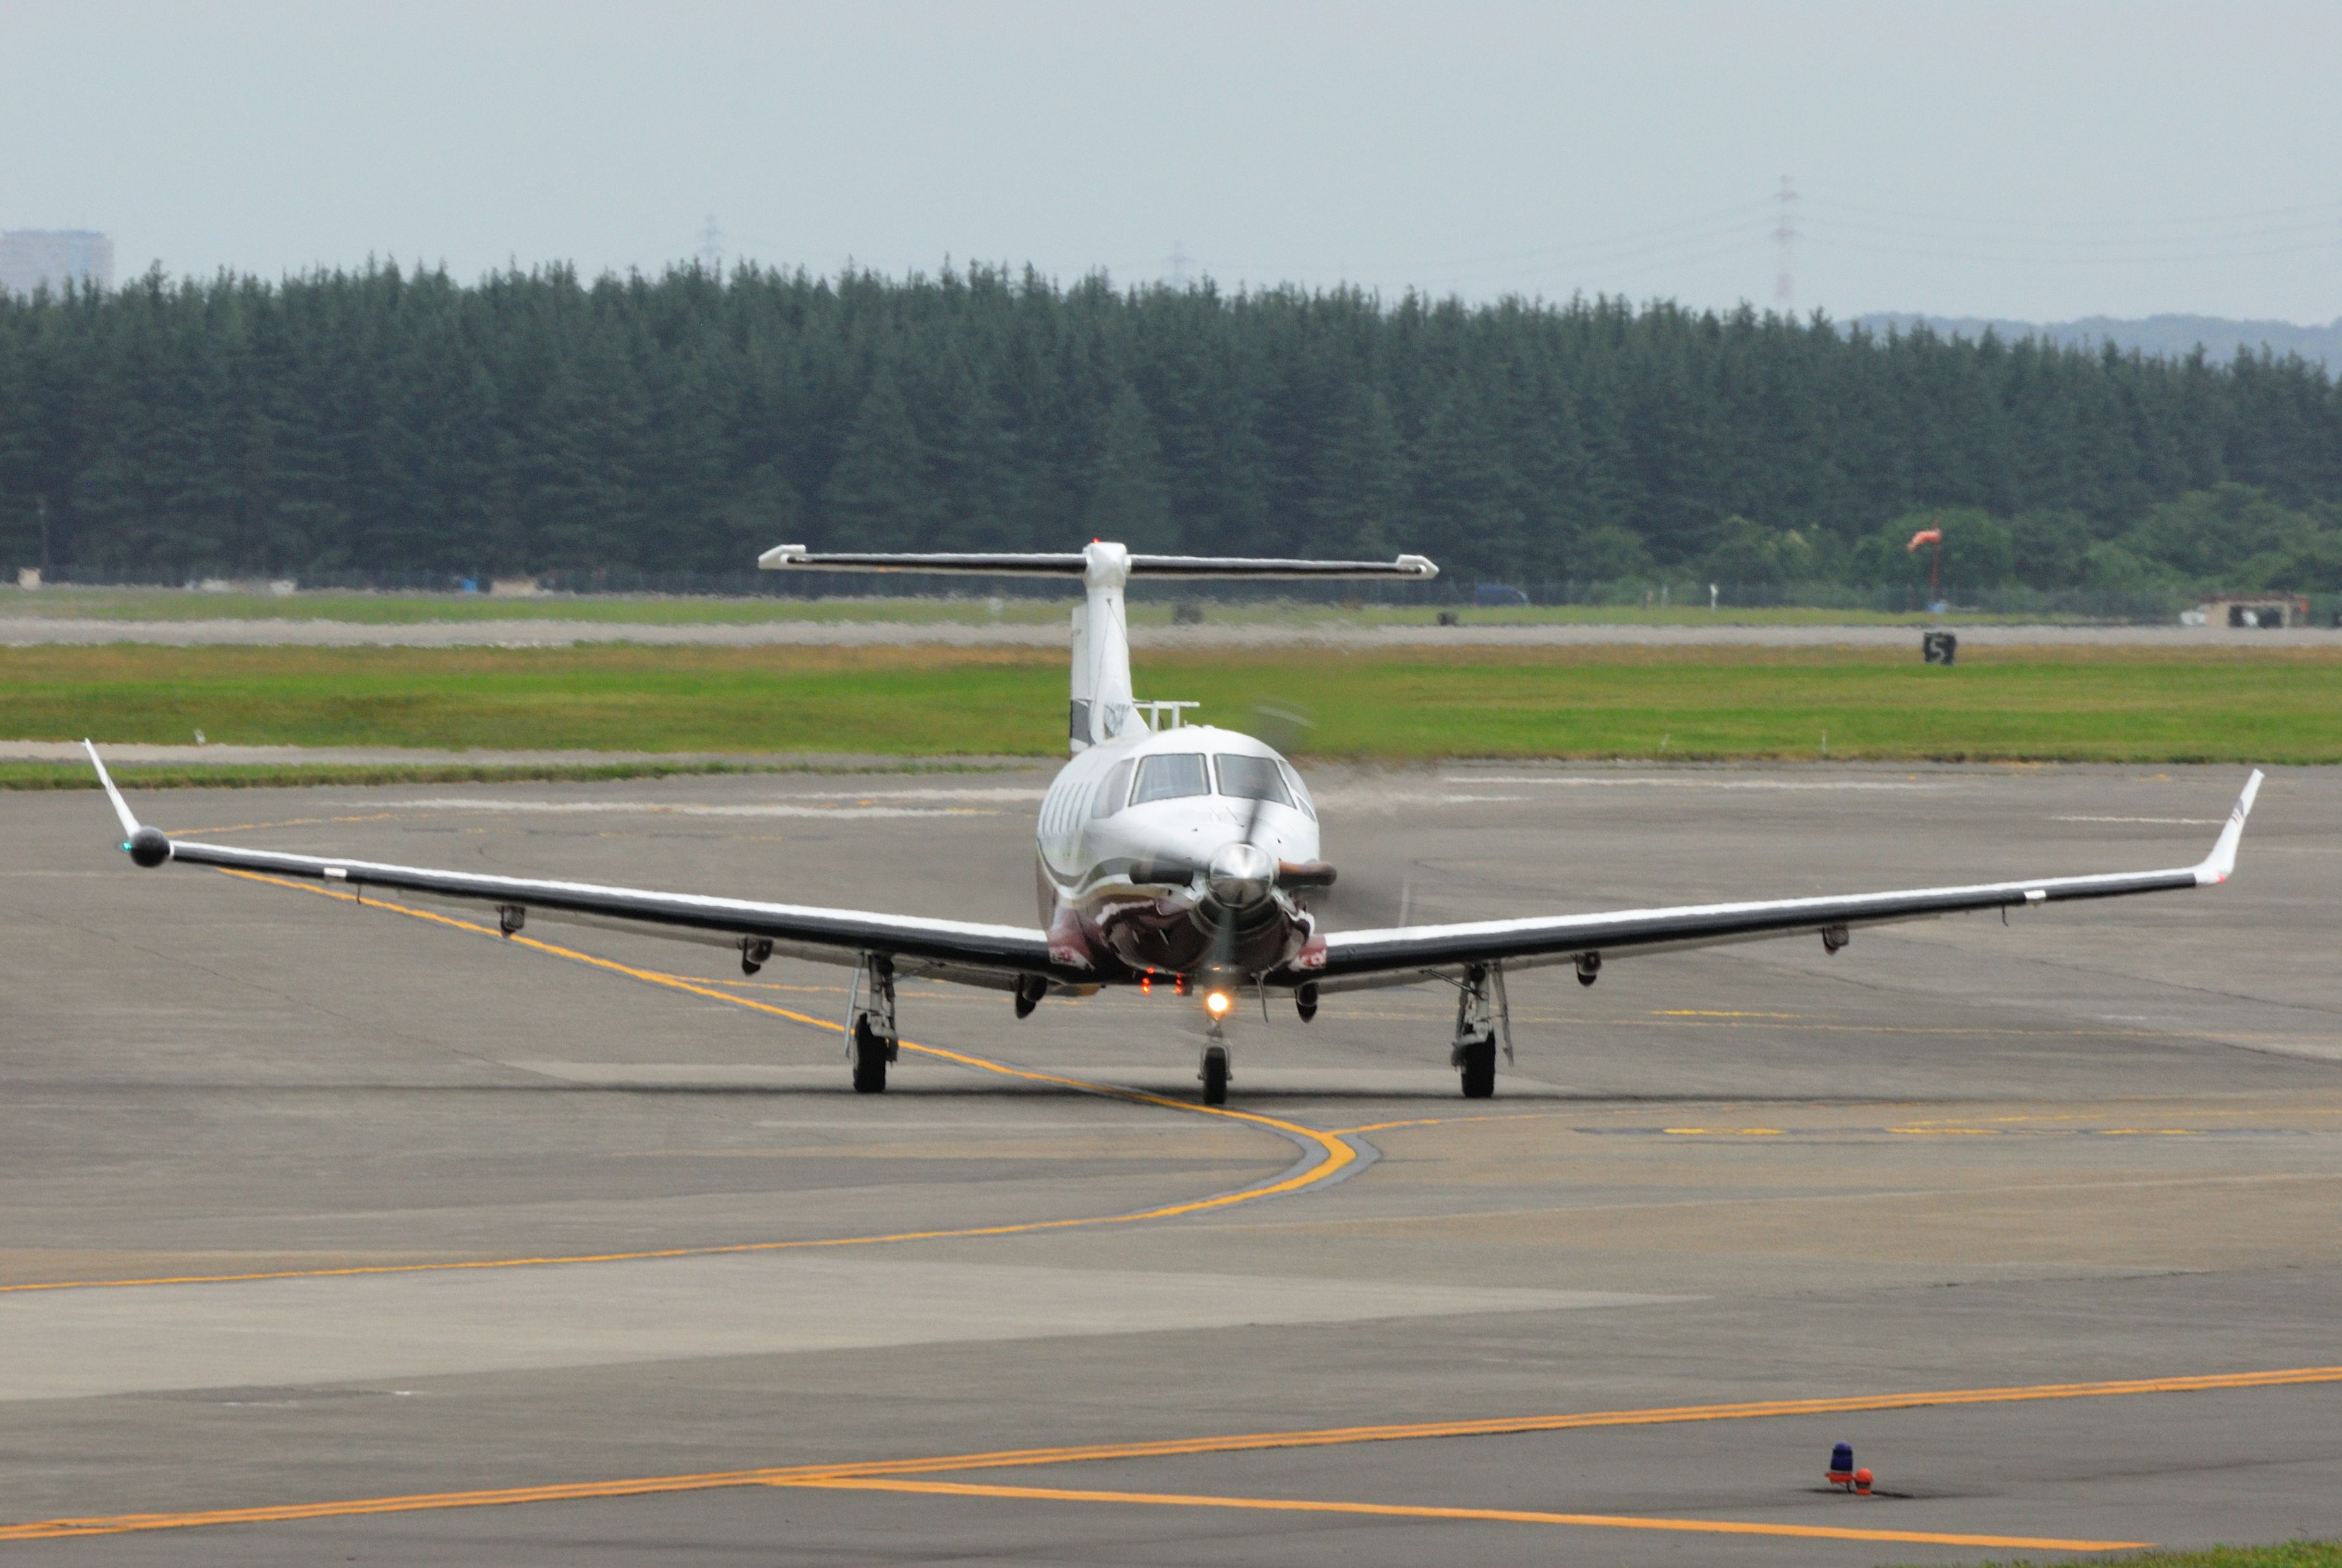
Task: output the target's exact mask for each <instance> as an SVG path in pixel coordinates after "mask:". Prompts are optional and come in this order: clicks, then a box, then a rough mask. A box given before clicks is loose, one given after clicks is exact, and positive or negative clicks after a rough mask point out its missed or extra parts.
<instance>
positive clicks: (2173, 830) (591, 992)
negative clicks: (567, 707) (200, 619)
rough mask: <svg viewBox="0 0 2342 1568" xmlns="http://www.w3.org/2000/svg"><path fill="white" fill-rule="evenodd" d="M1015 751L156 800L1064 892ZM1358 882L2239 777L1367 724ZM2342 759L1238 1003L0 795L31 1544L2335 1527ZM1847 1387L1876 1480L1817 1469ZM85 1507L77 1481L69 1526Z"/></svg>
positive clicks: (275, 1558)
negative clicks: (2015, 888) (426, 873)
mask: <svg viewBox="0 0 2342 1568" xmlns="http://www.w3.org/2000/svg"><path fill="white" fill-rule="evenodd" d="M1046 776H1047V775H1046V770H1030V771H1026V772H1021V773H1007V774H990V775H985V776H983V777H980V778H970V779H953V778H946V777H940V776H938V777H907V778H906V777H905V776H903V775H899V774H896V775H891V776H878V775H874V776H871V777H868V778H866V779H863V778H839V777H836V776H824V775H757V776H751V777H692V778H669V779H663V780H656V781H646V780H634V781H626V782H620V783H609V784H493V785H480V786H466V787H452V786H447V785H422V786H410V787H401V788H396V789H376V790H358V789H315V790H298V791H258V790H250V791H218V792H206V791H191V790H188V791H170V792H155V793H153V794H145V795H144V796H134V797H133V804H135V805H137V806H139V807H141V808H142V810H143V813H144V814H145V816H146V817H147V818H148V819H149V820H152V821H154V822H155V824H157V825H161V826H164V827H165V828H168V829H172V830H176V831H187V832H191V833H195V832H200V833H201V834H203V835H205V836H211V837H217V838H227V839H233V840H234V841H235V842H237V843H244V844H255V845H269V846H275V847H283V848H288V849H290V848H302V849H323V848H334V849H339V850H343V851H346V852H347V853H350V854H354V855H364V856H366V857H368V858H375V859H385V860H400V861H406V862H410V863H416V864H439V865H453V866H464V867H475V868H481V869H492V870H497V871H510V872H514V873H516V874H557V875H564V876H568V877H573V878H576V879H580V880H594V881H604V882H616V883H626V884H640V885H649V886H656V887H666V888H674V889H684V890H693V891H703V892H710V893H736V894H749V895H761V896H771V897H783V898H789V899H793V900H797V901H802V902H808V903H834V904H856V905H863V906H867V907H875V908H880V909H889V910H902V911H910V912H928V913H940V914H951V915H956V916H960V917H965V918H974V919H992V920H1005V921H1015V922H1019V923H1024V922H1029V921H1030V920H1031V918H1032V908H1031V893H1030V888H1031V871H1030V866H1029V860H1028V856H1029V854H1030V848H1029V844H1030V839H1029V830H1030V814H1031V812H1032V810H1033V808H1034V806H1035V804H1036V803H1037V800H1038V797H1039V793H1040V790H1041V788H1042V786H1043V784H1045V783H1046ZM1315 782H1316V783H1317V784H1318V785H1319V786H1320V796H1321V803H1322V804H1323V805H1324V807H1325V811H1326V849H1327V853H1328V856H1329V858H1331V859H1332V860H1334V861H1335V862H1336V864H1338V865H1339V866H1341V867H1342V870H1343V874H1344V876H1345V879H1346V885H1345V886H1344V888H1343V889H1342V890H1341V892H1342V894H1343V895H1344V902H1343V903H1342V904H1340V905H1339V906H1338V907H1337V909H1336V911H1333V912H1329V917H1331V918H1335V919H1337V920H1340V921H1345V922H1347V923H1349V924H1378V923H1380V922H1381V921H1382V920H1385V919H1387V918H1389V917H1390V915H1391V914H1392V913H1393V912H1394V909H1395V906H1396V905H1399V904H1404V905H1405V907H1406V911H1407V913H1408V915H1409V917H1410V918H1413V919H1416V920H1438V919H1448V918H1463V917H1467V916H1474V915H1501V914H1516V913H1528V912H1532V911H1539V910H1551V909H1560V908H1603V907H1624V906H1628V905H1633V904H1652V903H1673V902H1680V901H1689V900H1696V899H1710V898H1722V897H1729V896H1736V895H1748V896H1765V895H1776V894H1800V893H1818V892H1824V891H1831V890H1856V889H1868V888H1887V887H1897V886H1907V885H1912V884H1922V883H1934V882H1956V881H1966V880H1974V879H1982V878H1985V877H1990V876H2000V875H2016V874H2025V873H2027V872H2031V871H2036V870H2037V871H2040V872H2043V873H2065V872H2087V871H2099V870H2122V869H2143V868H2148V867H2154V866H2161V865H2167V864H2190V863H2192V862H2194V861H2195V860H2196V859H2197V858H2198V857H2199V856H2200V855H2201V854H2203V852H2204V850H2205V849H2206V848H2207V846H2208V844H2209V843H2210V841H2211V839H2212V837H2213V835H2214V834H2215V833H2216V831H2217V824H2218V822H2219V821H2220V819H2221V818H2223V817H2224V816H2225V814H2227V809H2228V806H2229V804H2230V802H2231V801H2232V800H2233V799H2234V797H2235V794H2236V792H2237V787H2238V786H2239V784H2241V783H2242V778H2241V770H2237V769H2230V768H2214V769H2195V768H2168V769H2147V768H2110V767H2109V768H2081V767H2068V768H2022V769H2018V768H2005V769H1988V768H1954V767H1937V768H1916V769H1908V768H1897V769H1887V768H1877V767H1871V768H1858V767H1798V768H1780V767H1746V768H1730V769H1724V768H1719V769H1693V768H1685V769H1652V768H1639V769H1628V768H1613V769H1588V768H1583V767H1565V766H1557V765H1556V766H1538V765H1521V764H1503V765H1495V764H1490V765H1475V766H1467V767H1449V768H1444V769H1438V770H1423V771H1416V772H1404V773H1391V774H1325V775H1320V776H1317V777H1316V780H1315ZM2338 820H2342V774H2337V772H2335V771H2334V770H2325V771H2317V770H2281V771H2279V772H2277V774H2274V775H2273V776H2272V777H2271V778H2270V780H2269V782H2268V784H2267V787H2266V788H2265V789H2264V791H2263V792H2262V794H2261V797H2260V803H2259V806H2258V809H2257V812H2256V814H2255V815H2254V818H2253V821H2252V824H2251V828H2250V831H2249V832H2248V833H2247V835H2246V837H2245V841H2244V849H2243V856H2242V864H2241V869H2240V871H2239V873H2238V874H2237V877H2236V878H2235V880H2234V881H2233V882H2231V883H2230V884H2227V886H2225V887H2222V888H2217V889H2207V890H2202V891H2198V892H2195V893H2189V894H2165V895H2155V896H2151V897H2147V898H2139V899H2132V900H2123V901H2119V902H2112V903H2107V904H2097V905H2065V906H2060V907H2057V908H2056V909H2052V910H2047V911H2044V912H2040V913H2037V914H2017V915H2015V916H2012V918H2011V920H2010V922H2009V924H2006V925H2004V924H2002V922H2001V921H2000V920H1998V919H1997V918H1992V917H1985V916H1977V917H1971V918H1964V919H1952V920H1947V921H1943V922H1937V923H1927V924H1912V925H1906V926H1900V927H1893V928H1887V929H1882V930H1876V931H1864V932H1858V933H1857V934H1856V940H1855V942H1854V943H1853V944H1852V946H1851V947H1850V948H1849V949H1848V950H1847V951H1846V952H1844V953H1841V954H1837V955H1836V956H1835V957H1831V956H1827V955H1825V954H1824V953H1823V952H1822V950H1821V946H1820V944H1818V943H1812V942H1807V941H1797V942H1782V943H1768V944H1750V945H1746V946H1740V947H1732V948H1726V949H1720V950H1716V951H1712V952H1708V953H1704V954H1679V955H1673V956H1666V957H1655V958H1646V959H1640V960H1636V961H1634V962H1632V963H1628V962H1620V963H1617V964H1613V965H1611V966H1610V967H1609V968H1608V969H1606V971H1605V972H1604V974H1603V976H1602V980H1601V983H1600V984H1599V985H1597V986H1596V987H1595V988H1593V989H1591V990H1586V989H1581V988H1580V987H1579V986H1578V985H1577V984H1575V983H1574V977H1573V976H1572V975H1571V974H1569V973H1568V972H1567V971H1566V970H1540V971H1534V972H1525V973H1522V974H1517V975H1516V976H1515V977H1514V978H1513V980H1512V982H1511V987H1510V988H1511V994H1512V1002H1513V1008H1514V1032H1515V1035H1516V1042H1517V1044H1518V1048H1519V1060H1518V1063H1517V1064H1516V1065H1515V1066H1513V1067H1511V1068H1510V1069H1508V1070H1507V1071H1506V1072H1505V1073H1504V1074H1503V1075H1502V1076H1501V1078H1500V1080H1499V1089H1498V1098H1497V1099H1496V1100H1495V1101H1493V1102H1487V1103H1479V1102H1474V1103H1470V1104H1467V1103H1466V1102H1464V1101H1463V1100H1461V1099H1460V1098H1458V1097H1457V1095H1456V1085H1455V1079H1454V1076H1453V1074H1451V1073H1450V1072H1449V1071H1448V1070H1447V1068H1446V1038H1447V1034H1448V1032H1449V1022H1450V1015H1451V1014H1452V1011H1453V1001H1452V998H1450V997H1445V996H1443V995H1442V994H1439V993H1438V992H1436V991H1435V990H1433V989H1430V988H1417V989H1403V990H1396V991H1388V992H1381V993H1369V994H1362V995H1350V996H1343V997H1336V998H1329V999H1328V1000H1327V1001H1326V1004H1325V1006H1324V1009H1323V1011H1322V1012H1321V1013H1320V1014H1319V1016H1318V1018H1317V1019H1316V1022H1315V1023H1314V1024H1309V1025H1307V1026H1306V1027H1305V1026H1304V1025H1302V1024H1300V1023H1299V1022H1298V1021H1297V1020H1296V1018H1295V1017H1294V1016H1293V1014H1292V1013H1291V1011H1290V1009H1289V1008H1279V1009H1276V1011H1275V1012H1274V1013H1273V1014H1272V1015H1271V1016H1270V1018H1269V1019H1268V1020H1267V1021H1266V1022H1263V1021H1262V1019H1261V1016H1260V1014H1258V1013H1257V1012H1255V1013H1253V1014H1250V1015H1249V1017H1247V1018H1243V1019H1240V1021H1239V1024H1238V1025H1237V1027H1236V1030H1235V1033H1234V1044H1235V1055H1236V1081H1235V1084H1234V1087H1233V1090H1232V1094H1231V1099H1230V1103H1229V1104H1228V1106H1227V1108H1226V1113H1225V1114H1223V1113H1218V1112H1208V1111H1206V1110H1204V1109H1202V1108H1201V1107H1199V1106H1198V1105H1197V1104H1196V1103H1195V1086H1194V1082H1193V1080H1194V1074H1195V1061H1196V1051H1197V1048H1198V1036H1199V1033H1200V1018H1199V1016H1198V1015H1197V1014H1196V1013H1195V1012H1194V1011H1192V1009H1193V1004H1192V1002H1188V1001H1183V1000H1181V999H1179V998H1176V997H1174V996H1171V995H1168V994H1156V995H1154V996H1152V997H1138V996H1112V997H1102V998H1097V999H1093V1000H1088V1001H1081V1002H1060V1001H1051V1002H1048V1003H1045V1004H1043V1005H1042V1007H1041V1008H1040V1009H1039V1011H1038V1012H1037V1013H1036V1015H1035V1016H1034V1017H1033V1018H1031V1019H1029V1020H1027V1021H1026V1022H1024V1023H1021V1024H1020V1023H1018V1022H1016V1020H1015V1019H1014V1018H1013V1016H1012V1015H1011V1010H1010V1008H1009V1005H1008V1001H1007V999H1006V997H1005V996H1002V995H997V994H991V993H985V992H976V991H960V990H953V989H950V988H946V987H942V986H934V985H912V986H906V989H905V994H903V996H902V999H901V1006H902V1018H903V1026H904V1031H905V1034H906V1040H907V1041H908V1042H910V1043H911V1044H906V1048H905V1051H904V1059H903V1061H902V1062H901V1064H899V1065H898V1066H897V1067H896V1072H895V1075H894V1082H893V1084H892V1085H891V1086H890V1088H889V1090H888V1092H887V1093H886V1094H885V1095H883V1096H856V1095H855V1094H852V1093H850V1091H849V1087H848V1083H847V1074H846V1066H845V1064H844V1062H843V1061H842V1059H841V1057H840V1054H839V1052H840V1044H839V1040H838V1036H837V1033H836V1021H837V1020H838V1019H839V1018H840V1017H841V1015H842V1014H844V1012H845V1009H846V982H847V978H848V972H846V971H841V970H834V969H824V968H819V967H814V966H803V965H794V964H780V963H776V964H771V965H769V966H767V967H766V969H765V970H764V971H763V972H762V973H761V974H758V975H756V977H754V978H753V979H749V978H746V977H744V976H743V975H742V974H740V971H739V968H738V966H737V964H736V963H733V962H732V961H731V959H730V956H729V955H728V954H726V953H725V952H722V951H719V950H715V949H710V948H706V947H702V946H696V945H692V944H669V943H661V942H657V941H653V940H648V939H641V938H635V937H629V936H621V935H617V934H611V933H607V932H600V931H593V930H582V929H579V928H575V927H565V926H560V925H555V924H540V923H539V922H537V921H534V920H532V921H531V922H530V924H529V925H528V926H527V928H526V929H525V931H524V933H523V934H521V935H520V936H519V937H517V938H515V939H512V940H509V941H506V940H504V939H501V938H499V937H498V936H496V935H495V933H494V930H493V924H494V923H493V921H490V922H489V923H488V927H487V928H486V929H483V928H482V927H481V926H480V924H478V922H477V919H476V917H475V916H466V915H462V914H456V915H454V916H452V917H450V916H445V915H438V914H435V913H434V912H430V911H424V910H422V909H421V908H420V906H395V905H394V906H386V907H385V906H376V905H375V904H373V903H372V902H369V903H368V904H366V905H365V906H363V907H361V906H358V905H356V904H353V903H352V902H350V901H349V900H348V899H346V898H338V899H337V898H335V897H333V896H330V895H327V894H323V893H321V892H320V891H318V890H315V889H310V888H304V887H294V886H289V885H279V884H270V883H268V882H266V881H265V880H255V879H252V878H240V877H235V876H230V875H225V874H218V873H215V872H210V871H205V870H200V869H195V868H190V867H172V866H166V867H165V868H162V869H161V870H158V871H154V872H142V871H138V870H136V869H135V868H134V867H132V866H131V865H130V864H128V862H127V860H126V857H125V856H123V855H122V854H120V853H119V852H118V850H117V848H116V847H115V846H116V844H117V843H118V836H119V835H118V834H116V833H115V827H114V824H113V823H112V822H111V821H110V820H109V819H108V817H107V814H106V813H105V807H104V804H103V803H102V802H101V801H100V800H99V799H98V798H97V797H95V796H94V795H89V794H79V793H74V794H0V842H5V844H7V846H8V854H7V857H6V861H5V867H4V868H0V884H5V887H6V889H7V895H6V896H5V898H0V941H5V948H0V953H5V962H0V1117H5V1121H0V1134H4V1135H0V1213H5V1230H0V1461H5V1462H0V1542H10V1543H14V1544H12V1545H10V1546H8V1547H7V1551H8V1552H9V1553H11V1554H12V1560H23V1561H26V1562H41V1563H59V1564H77V1563H107V1564H116V1563H129V1564H141V1563H160V1562H174V1563H175V1562H206V1563H208V1562H220V1563H264V1564H273V1563H317V1562H356V1563H389V1562H398V1563H410V1562H449V1563H455V1562H461V1563H475V1562H485V1561H494V1562H497V1563H563V1564H575V1563H584V1564H605V1563H608V1564H616V1563H652V1562H657V1563H672V1562H676V1561H694V1562H696V1561H707V1562H727V1563H728V1562H735V1561H738V1562H751V1561H753V1562H756V1563H896V1562H905V1561H919V1562H923V1563H959V1562H976V1561H984V1562H1015V1563H1323V1562H1326V1561H1331V1560H1336V1559H1338V1560H1340V1561H1343V1562H1345V1563H1361V1564H1376V1563H1392V1564H1398V1563H1410V1564H1411V1563H1425V1562H1438V1563H1511V1562H1517V1561H1521V1560H1524V1559H1526V1558H1530V1557H1533V1556H1534V1557H1536V1558H1540V1559H1556V1558H1557V1559H1562V1560H1567V1561H1578V1560H1583V1559H1598V1560H1601V1561H1604V1562H1616V1563H1636V1564H1640V1563H1783V1564H1788V1563H1797V1564H1810V1563H1825V1564H1827V1563H1844V1564H1870V1563H1963V1562H1966V1563H1973V1562H1977V1561H1981V1560H1985V1559H1995V1558H1997V1559H2007V1558H2009V1557H2012V1556H2022V1557H2028V1558H2032V1559H2036V1560H2041V1561H2061V1560H2066V1559H2067V1557H2068V1556H2069V1555H2070V1554H2071V1553H2076V1552H2078V1551H2080V1550H2082V1549H2084V1548H2085V1547H2087V1546H2092V1545H2096V1546H2104V1545H2106V1544H2107V1543H2137V1542H2158V1543H2167V1544H2188V1543H2209V1542H2213V1541H2267V1540H2276V1539H2282V1538H2285V1537H2287V1536H2290V1535H2295V1534H2311V1535H2336V1534H2342V1313H2337V1308H2336V1306H2335V1302H2336V1299H2337V1284H2342V978H2337V965H2336V957H2337V953H2342V940H2337V917H2336V914H2335V898H2334V893H2335V889H2336V886H2337V880H2342V835H2337V833H2336V824H2337V821H2338ZM1840 1440H1843V1441H1847V1442H1849V1443H1853V1445H1854V1447H1855V1451H1856V1458H1857V1463H1861V1464H1863V1465H1865V1466H1867V1467H1869V1468H1871V1469H1873V1470H1874V1471H1875V1472H1876V1474H1877V1483H1876V1484H1877V1492H1878V1495H1875V1496H1872V1497H1868V1498H1863V1497H1857V1496H1853V1495H1850V1494H1847V1493H1842V1492H1838V1491H1834V1490H1832V1489H1830V1488H1828V1487H1827V1485H1826V1484H1825V1483H1824V1481H1823V1477H1822V1471H1823V1470H1824V1468H1825V1462H1826V1460H1827V1456H1828V1453H1829V1448H1830V1444H1831V1443H1833V1442H1836V1441H1840ZM85 1535H87V1536H92V1537H94V1538H92V1539H87V1540H76V1539H74V1537H76V1536H85Z"/></svg>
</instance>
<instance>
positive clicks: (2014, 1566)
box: [1977, 1541, 2342, 1568]
mask: <svg viewBox="0 0 2342 1568" xmlns="http://www.w3.org/2000/svg"><path fill="white" fill-rule="evenodd" d="M2060 1561H2070V1559H2061V1560H2060ZM2089 1561H2091V1562H2092V1563H2104V1564H2106V1565H2107V1568H2342V1541H2285V1542H2280V1543H2277V1545H2274V1546H2214V1547H2210V1548H2208V1549H2207V1550H2205V1551H2202V1552H2140V1553H2126V1554H2124V1555H2123V1556H2120V1557H2093V1558H2091V1559H2090V1560H2089ZM1977 1568H2047V1564H2046V1563H2035V1562H2034V1561H2033V1560H2032V1559H2030V1558H2027V1559H2023V1560H2020V1561H2017V1562H2013V1563H1978V1564H1977Z"/></svg>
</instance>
